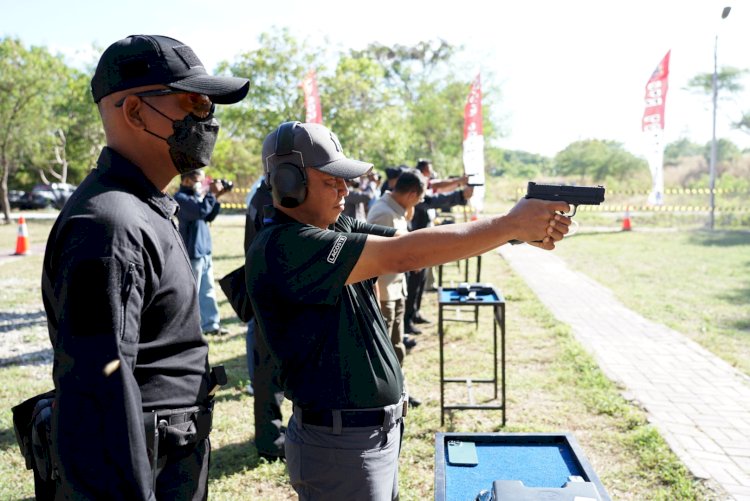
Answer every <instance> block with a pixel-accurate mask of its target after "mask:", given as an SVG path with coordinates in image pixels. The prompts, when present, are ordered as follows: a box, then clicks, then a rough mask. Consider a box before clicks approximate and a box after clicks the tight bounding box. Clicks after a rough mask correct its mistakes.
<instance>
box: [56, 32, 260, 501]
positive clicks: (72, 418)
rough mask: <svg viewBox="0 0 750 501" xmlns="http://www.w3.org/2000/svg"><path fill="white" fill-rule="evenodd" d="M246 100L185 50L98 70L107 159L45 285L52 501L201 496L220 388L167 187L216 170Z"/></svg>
mask: <svg viewBox="0 0 750 501" xmlns="http://www.w3.org/2000/svg"><path fill="white" fill-rule="evenodd" d="M248 89H249V81H248V80H247V79H244V78H234V77H214V76H211V75H208V74H207V73H206V70H205V68H204V66H203V64H202V63H201V61H200V60H199V59H198V57H197V56H196V54H195V53H194V52H193V50H192V49H191V48H190V47H188V46H187V45H185V44H184V43H182V42H179V41H177V40H175V39H172V38H169V37H165V36H160V35H132V36H129V37H127V38H124V39H122V40H119V41H117V42H115V43H114V44H112V45H110V46H109V47H108V48H107V49H106V50H105V51H104V52H103V54H102V55H101V58H100V59H99V63H98V65H97V67H96V70H95V72H94V76H93V78H92V80H91V92H92V95H93V98H94V102H95V103H96V104H97V106H98V110H99V114H100V116H101V119H102V124H103V126H104V133H105V136H106V142H107V146H106V147H105V148H104V149H103V150H102V152H101V154H100V156H99V159H98V161H97V165H96V168H95V169H93V170H92V171H91V172H90V173H89V174H88V176H87V177H86V179H85V180H84V181H83V182H82V183H81V184H80V186H79V187H78V189H77V190H76V191H75V193H74V194H73V196H72V197H71V198H70V199H69V200H68V203H67V204H66V205H65V207H64V208H63V209H62V211H61V212H60V214H59V216H58V218H57V220H56V221H55V224H54V226H53V227H52V230H51V232H50V235H49V239H48V241H47V249H46V251H45V255H44V264H43V272H42V299H43V301H44V308H45V311H46V313H47V324H48V328H49V336H50V341H51V342H52V347H53V349H54V362H53V366H52V376H53V379H54V382H55V390H56V396H55V402H54V408H53V411H52V421H51V429H52V462H53V464H56V465H57V466H58V474H59V478H58V480H57V492H56V497H55V498H56V499H107V500H123V501H133V500H144V501H145V500H149V501H153V500H155V499H187V500H201V499H207V497H208V467H209V459H210V452H211V444H210V441H209V439H208V435H209V432H210V430H211V422H212V414H213V394H214V392H215V391H216V390H217V389H218V386H220V384H221V380H222V379H224V378H221V377H220V372H219V371H212V370H210V369H209V364H208V341H207V340H206V337H205V336H203V335H202V333H201V326H200V314H199V309H198V293H197V289H196V284H195V280H194V279H193V273H192V269H191V268H190V261H189V260H188V258H187V252H186V250H185V245H184V243H183V241H182V238H181V237H180V234H179V232H178V231H177V222H176V218H175V216H176V212H177V210H178V205H177V202H175V201H174V199H173V198H172V197H171V196H170V195H169V194H167V193H166V190H167V186H168V185H169V183H170V182H171V180H172V179H173V178H174V177H175V176H176V175H178V174H183V173H187V172H191V171H194V170H196V169H200V168H202V167H205V166H206V165H208V164H209V163H210V161H211V154H212V151H213V147H214V144H215V142H216V137H217V134H218V131H219V123H218V122H217V121H216V119H215V118H214V109H215V105H216V104H231V103H236V102H238V101H240V100H242V99H243V98H244V97H245V95H246V94H247V92H248ZM224 381H225V379H224Z"/></svg>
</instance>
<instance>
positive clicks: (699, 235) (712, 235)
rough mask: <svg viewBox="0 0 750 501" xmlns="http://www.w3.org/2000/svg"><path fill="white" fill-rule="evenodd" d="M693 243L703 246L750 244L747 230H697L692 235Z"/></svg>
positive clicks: (749, 235) (749, 233)
mask: <svg viewBox="0 0 750 501" xmlns="http://www.w3.org/2000/svg"><path fill="white" fill-rule="evenodd" d="M690 240H691V241H692V243H694V244H696V245H703V246H717V247H734V246H736V245H750V232H747V231H713V232H712V231H697V232H695V233H692V234H691V236H690Z"/></svg>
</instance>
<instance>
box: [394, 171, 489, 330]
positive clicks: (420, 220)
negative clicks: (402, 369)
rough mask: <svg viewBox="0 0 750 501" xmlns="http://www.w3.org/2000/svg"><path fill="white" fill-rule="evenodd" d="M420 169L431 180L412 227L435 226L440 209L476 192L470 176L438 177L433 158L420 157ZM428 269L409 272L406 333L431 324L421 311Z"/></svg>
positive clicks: (415, 212)
mask: <svg viewBox="0 0 750 501" xmlns="http://www.w3.org/2000/svg"><path fill="white" fill-rule="evenodd" d="M416 169H417V170H418V171H419V172H421V173H422V175H423V176H424V177H425V178H426V179H427V180H428V181H427V192H426V194H425V197H424V200H423V201H422V202H420V203H419V204H417V206H416V207H414V217H413V218H412V220H411V223H410V229H411V230H419V229H422V228H430V227H432V226H434V220H435V217H436V209H448V208H450V207H453V206H456V205H465V204H466V203H467V202H468V200H469V199H470V198H471V196H472V195H473V193H474V188H473V187H471V186H468V185H467V183H468V177H466V176H464V177H460V178H456V179H445V180H440V179H434V171H433V170H432V162H430V161H429V160H425V159H420V160H419V161H417V165H416ZM450 190H452V191H450ZM428 272H429V270H428V269H427V268H422V269H418V270H412V271H410V272H409V273H407V276H406V286H407V294H406V313H405V318H404V332H406V333H407V334H421V333H422V330H421V329H420V328H419V327H417V326H416V324H429V323H431V322H430V320H428V319H427V318H425V317H423V316H422V313H421V312H420V311H419V310H420V308H421V306H422V296H423V295H424V291H425V288H426V285H427V274H428Z"/></svg>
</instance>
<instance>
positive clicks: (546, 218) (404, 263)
mask: <svg viewBox="0 0 750 501" xmlns="http://www.w3.org/2000/svg"><path fill="white" fill-rule="evenodd" d="M566 210H569V207H568V204H567V203H565V202H548V201H544V200H528V199H522V200H520V201H519V202H518V203H517V204H516V205H515V207H513V209H511V211H510V212H509V213H508V214H505V215H503V216H494V217H490V218H486V219H481V220H479V221H472V222H469V223H458V224H450V225H442V226H436V227H432V228H425V229H422V230H417V231H412V232H410V233H409V234H405V235H396V236H394V237H392V238H382V237H377V236H373V235H370V236H368V238H367V243H366V244H365V248H364V250H363V251H362V255H361V256H360V258H359V261H358V262H357V265H356V266H355V267H354V269H353V270H352V272H351V274H350V275H349V278H348V279H347V283H356V282H360V281H362V280H365V279H367V278H372V277H375V276H379V275H383V274H386V273H402V272H405V271H410V270H414V269H418V268H426V267H429V266H436V265H439V264H443V263H447V262H451V261H455V260H458V259H464V258H466V257H469V256H473V255H477V254H481V253H483V252H486V251H488V250H491V249H494V248H495V247H499V246H500V245H502V244H504V243H507V242H508V241H510V240H514V239H516V240H521V241H524V242H534V243H533V245H536V246H538V247H541V248H543V249H547V250H552V249H554V248H555V242H557V241H559V240H561V239H562V238H563V236H564V235H565V234H566V233H567V232H568V225H569V224H570V218H568V217H565V216H560V215H559V214H557V211H566Z"/></svg>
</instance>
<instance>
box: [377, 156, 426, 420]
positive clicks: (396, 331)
mask: <svg viewBox="0 0 750 501" xmlns="http://www.w3.org/2000/svg"><path fill="white" fill-rule="evenodd" d="M426 189H427V183H426V181H425V179H424V177H423V176H422V174H421V173H420V172H419V171H417V170H414V169H409V170H405V171H403V172H401V175H400V176H399V177H398V180H397V181H396V185H395V186H394V187H393V191H387V192H386V193H385V194H384V195H383V196H382V197H380V198H379V199H378V200H377V201H376V202H375V203H374V204H373V205H372V208H371V209H370V212H369V213H368V214H367V222H368V223H371V224H378V225H381V226H388V227H390V228H395V229H396V230H397V232H396V234H397V235H399V234H405V233H407V232H408V231H409V229H408V219H411V216H412V214H413V211H414V206H415V205H417V204H418V203H419V202H420V201H422V196H423V195H424V192H425V190H426ZM377 286H378V293H379V299H380V309H381V311H382V312H383V318H384V319H385V323H386V326H387V327H388V331H389V332H390V335H391V342H392V343H393V349H394V350H395V351H396V356H397V357H398V362H399V363H400V364H401V366H402V367H403V365H404V358H405V356H406V353H407V351H406V348H407V346H406V344H405V339H404V302H405V300H406V275H405V274H404V273H393V274H388V275H383V276H381V277H378V282H377ZM412 346H413V345H412ZM420 404H421V402H420V401H419V400H418V399H417V398H416V397H414V396H413V395H412V394H409V405H410V406H412V407H418V406H419V405H420Z"/></svg>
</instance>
